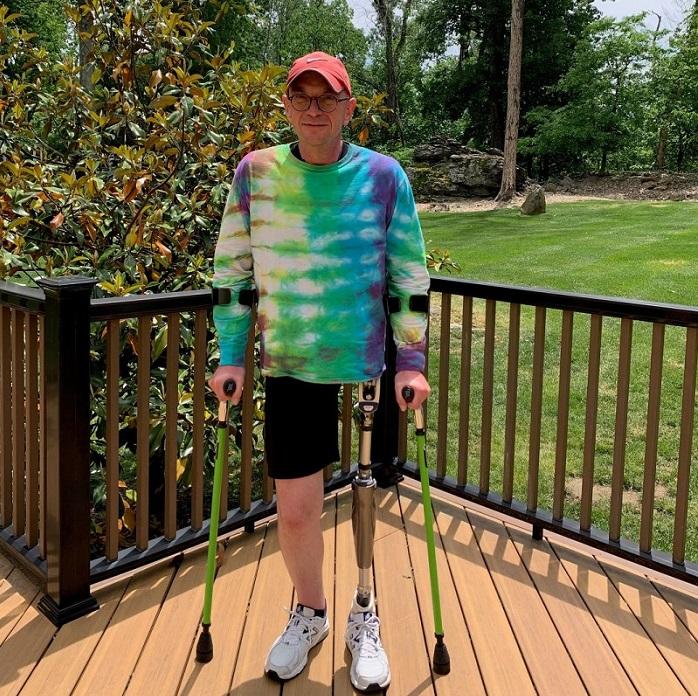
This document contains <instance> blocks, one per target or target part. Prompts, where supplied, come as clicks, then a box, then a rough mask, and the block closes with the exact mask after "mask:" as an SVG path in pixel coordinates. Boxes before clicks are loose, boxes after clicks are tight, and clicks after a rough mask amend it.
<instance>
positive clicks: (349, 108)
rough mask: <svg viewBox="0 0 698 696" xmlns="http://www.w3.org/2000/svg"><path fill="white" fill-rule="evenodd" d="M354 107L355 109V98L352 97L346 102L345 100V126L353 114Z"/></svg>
mask: <svg viewBox="0 0 698 696" xmlns="http://www.w3.org/2000/svg"><path fill="white" fill-rule="evenodd" d="M354 109H356V99H355V98H354V97H352V98H351V99H350V100H349V101H348V102H347V111H346V113H345V114H344V125H345V126H346V125H347V124H348V123H349V121H351V117H352V116H353V115H354Z"/></svg>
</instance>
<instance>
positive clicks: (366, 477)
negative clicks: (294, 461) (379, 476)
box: [351, 378, 380, 607]
mask: <svg viewBox="0 0 698 696" xmlns="http://www.w3.org/2000/svg"><path fill="white" fill-rule="evenodd" d="M379 397H380V378H379V379H375V380H373V381H371V382H362V383H361V384H360V385H359V411H360V412H361V430H360V433H359V469H358V472H357V474H356V477H355V478H354V480H353V481H352V482H351V489H352V510H351V525H352V529H353V530H354V548H355V549H356V564H357V565H358V567H359V584H358V585H357V587H356V602H357V604H359V605H360V606H362V607H368V606H370V605H371V600H372V596H373V582H372V580H371V573H372V565H373V538H374V535H375V531H376V480H375V479H374V478H373V475H372V474H371V431H372V429H373V416H374V415H375V413H376V411H377V410H378V401H379Z"/></svg>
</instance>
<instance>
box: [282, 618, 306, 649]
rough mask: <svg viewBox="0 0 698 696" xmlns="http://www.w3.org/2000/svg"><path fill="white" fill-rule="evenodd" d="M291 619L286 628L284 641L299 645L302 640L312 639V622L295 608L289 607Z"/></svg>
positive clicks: (288, 643)
mask: <svg viewBox="0 0 698 696" xmlns="http://www.w3.org/2000/svg"><path fill="white" fill-rule="evenodd" d="M286 611H288V613H289V614H290V615H291V620H290V621H289V622H288V624H287V626H286V628H285V629H284V635H283V642H284V643H286V644H287V645H298V644H299V643H300V642H301V640H307V641H310V625H309V624H310V622H309V620H308V618H307V617H305V616H302V615H301V614H299V613H298V612H296V611H295V610H293V611H292V610H291V609H287V610H286Z"/></svg>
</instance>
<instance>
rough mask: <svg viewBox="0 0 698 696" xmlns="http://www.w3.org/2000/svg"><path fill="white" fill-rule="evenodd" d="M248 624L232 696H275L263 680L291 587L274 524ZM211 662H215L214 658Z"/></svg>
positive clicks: (266, 542) (277, 689)
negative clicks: (268, 654) (268, 656)
mask: <svg viewBox="0 0 698 696" xmlns="http://www.w3.org/2000/svg"><path fill="white" fill-rule="evenodd" d="M267 527H268V528H267V533H266V537H265V538H264V548H263V549H262V555H261V557H260V561H259V568H258V570H257V576H256V578H255V583H254V588H253V590H252V596H251V599H250V607H249V610H248V612H247V621H246V622H245V629H244V633H243V637H242V643H241V644H240V650H239V651H238V657H237V660H236V661H235V672H234V673H233V682H232V689H231V692H232V693H233V694H235V696H267V695H268V696H278V694H280V693H281V687H280V685H279V684H277V683H276V682H273V681H271V680H270V679H267V678H266V677H265V676H264V662H265V660H266V657H267V652H268V650H269V647H270V646H271V644H272V643H273V642H274V640H276V637H277V636H278V635H279V633H280V632H281V631H282V630H283V627H284V626H285V625H286V622H287V621H288V614H286V613H285V610H286V609H290V608H291V602H292V601H293V587H292V585H291V580H290V579H289V577H288V573H286V568H285V566H284V562H283V558H282V556H281V548H280V547H279V535H278V531H277V525H276V523H275V522H270V523H269V524H268V525H267ZM214 659H216V658H215V657H214Z"/></svg>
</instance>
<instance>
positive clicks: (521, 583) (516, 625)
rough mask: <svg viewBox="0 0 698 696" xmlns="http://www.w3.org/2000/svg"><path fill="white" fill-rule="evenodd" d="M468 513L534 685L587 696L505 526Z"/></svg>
mask: <svg viewBox="0 0 698 696" xmlns="http://www.w3.org/2000/svg"><path fill="white" fill-rule="evenodd" d="M468 518H469V519H470V524H471V526H472V528H473V530H474V531H475V536H476V538H477V541H478V546H479V547H480V552H481V553H482V555H483V556H484V558H485V562H486V563H487V566H488V568H489V571H490V575H491V576H492V580H493V582H494V585H495V588H496V590H497V594H498V596H499V599H500V600H501V602H502V605H503V607H504V611H505V612H506V615H507V618H508V619H509V623H510V624H511V627H512V629H513V631H514V634H515V635H516V637H517V641H518V644H519V648H520V649H521V652H522V654H523V657H524V660H525V662H526V665H527V666H528V669H529V672H530V674H531V678H532V679H533V683H534V684H535V686H536V689H537V690H538V692H539V693H541V694H552V693H556V692H557V693H563V694H566V695H569V696H572V695H573V694H574V695H575V696H583V695H584V694H585V693H586V689H585V688H584V685H583V684H582V680H581V679H580V677H579V674H578V673H577V670H576V669H575V667H574V664H573V663H572V660H571V659H570V656H569V654H568V652H567V650H566V648H565V645H564V643H563V642H562V641H561V640H560V635H559V633H558V631H557V629H556V628H555V625H554V623H553V622H552V620H551V618H550V615H549V614H548V612H547V609H546V607H545V604H544V603H543V601H542V600H541V598H540V595H539V594H538V591H537V590H536V587H535V585H534V584H533V582H532V580H531V577H530V576H529V574H528V571H527V570H526V566H525V565H524V563H523V561H522V560H521V557H520V556H519V554H518V552H517V550H516V547H515V546H514V544H513V543H512V542H511V540H510V539H509V538H508V535H507V533H506V529H505V527H504V525H503V524H502V523H501V522H498V521H496V520H493V519H491V518H488V517H486V516H484V515H478V514H477V513H474V512H472V511H471V512H468Z"/></svg>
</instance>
